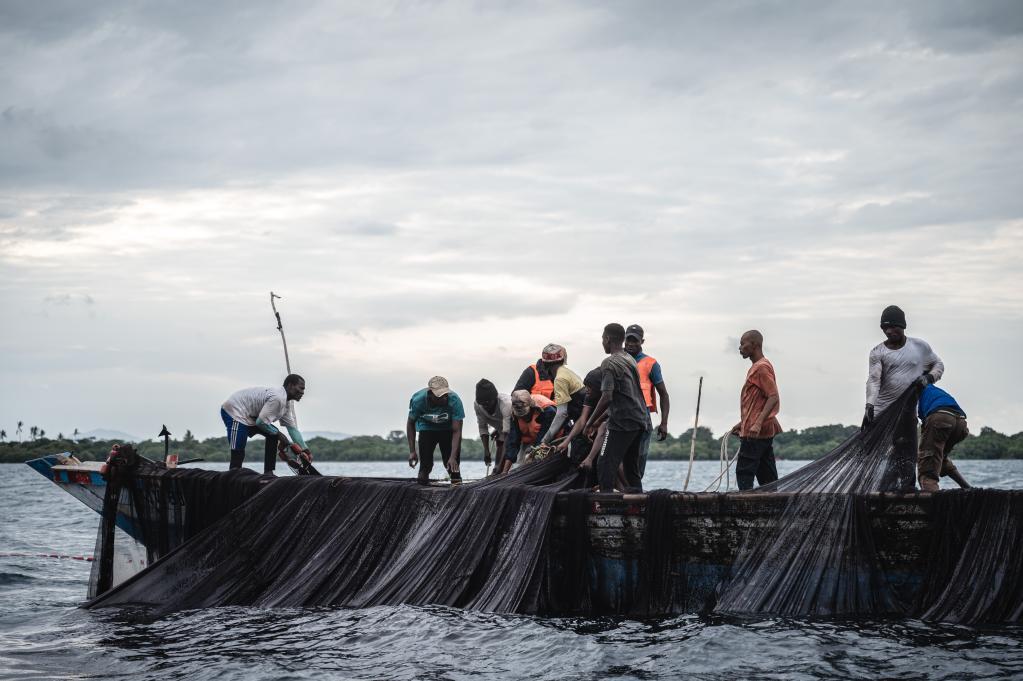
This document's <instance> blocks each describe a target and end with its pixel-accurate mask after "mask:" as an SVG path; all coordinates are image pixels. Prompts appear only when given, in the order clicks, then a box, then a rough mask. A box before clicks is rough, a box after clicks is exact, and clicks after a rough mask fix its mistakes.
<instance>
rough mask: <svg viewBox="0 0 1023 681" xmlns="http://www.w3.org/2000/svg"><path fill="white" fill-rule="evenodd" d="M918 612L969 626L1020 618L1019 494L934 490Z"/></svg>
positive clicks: (1022, 530) (1022, 526) (1022, 516)
mask: <svg viewBox="0 0 1023 681" xmlns="http://www.w3.org/2000/svg"><path fill="white" fill-rule="evenodd" d="M931 513H932V521H933V525H932V527H933V536H932V538H931V541H930V547H931V548H930V551H929V552H928V555H927V568H928V570H927V578H926V579H925V581H924V585H923V588H922V589H921V592H920V595H919V597H918V599H917V604H916V614H917V615H919V616H920V617H921V618H922V619H925V620H936V621H942V622H960V623H969V624H983V623H1014V624H1018V623H1021V622H1023V566H1021V559H1020V557H1021V556H1023V492H1019V491H1005V490H976V489H970V490H960V491H957V492H949V493H941V494H936V495H935V496H934V499H933V501H932V509H931Z"/></svg>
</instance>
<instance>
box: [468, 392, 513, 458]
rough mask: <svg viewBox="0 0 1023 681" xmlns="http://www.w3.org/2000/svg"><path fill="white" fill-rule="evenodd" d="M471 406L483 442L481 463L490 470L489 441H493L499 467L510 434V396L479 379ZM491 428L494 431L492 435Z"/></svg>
mask: <svg viewBox="0 0 1023 681" xmlns="http://www.w3.org/2000/svg"><path fill="white" fill-rule="evenodd" d="M472 406H473V410H474V411H475V412H476V423H477V424H478V425H479V429H480V441H482V442H483V463H485V464H486V465H487V468H490V462H491V458H490V441H491V440H493V441H494V442H495V443H496V444H495V446H496V450H497V452H496V455H497V464H498V466H500V465H501V460H502V459H503V458H504V446H505V443H506V442H507V440H508V434H509V433H510V432H511V420H512V406H511V396H510V395H506V394H504V393H499V392H497V386H495V385H494V384H493V383H491V382H490V381H488V380H487V379H485V378H481V379H480V381H479V383H477V384H476V401H475V402H473V405H472ZM491 428H493V429H494V432H493V434H491V432H490V429H491Z"/></svg>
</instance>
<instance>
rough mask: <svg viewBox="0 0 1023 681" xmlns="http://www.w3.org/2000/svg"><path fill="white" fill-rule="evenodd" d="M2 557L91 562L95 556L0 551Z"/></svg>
mask: <svg viewBox="0 0 1023 681" xmlns="http://www.w3.org/2000/svg"><path fill="white" fill-rule="evenodd" d="M0 558H63V559H67V560H84V561H86V562H87V563H91V562H92V561H94V560H95V558H94V557H93V556H69V555H67V554H64V553H0Z"/></svg>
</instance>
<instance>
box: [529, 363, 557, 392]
mask: <svg viewBox="0 0 1023 681" xmlns="http://www.w3.org/2000/svg"><path fill="white" fill-rule="evenodd" d="M529 368H530V369H532V370H533V387H532V388H530V389H529V392H530V394H532V395H542V396H543V397H546V398H547V399H549V400H553V399H554V381H541V380H540V372H539V371H538V370H537V368H536V365H535V364H530V365H529Z"/></svg>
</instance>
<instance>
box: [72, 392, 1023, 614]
mask: <svg viewBox="0 0 1023 681" xmlns="http://www.w3.org/2000/svg"><path fill="white" fill-rule="evenodd" d="M915 403H916V396H915V393H911V392H907V394H906V395H905V396H904V397H903V399H902V400H901V401H900V402H899V403H898V405H893V406H892V407H890V408H889V409H888V410H886V411H885V412H884V413H883V414H881V415H880V416H879V417H878V419H877V421H876V422H875V424H874V426H873V427H872V428H870V429H868V430H866V431H861V432H858V433H856V434H855V435H853V436H852V437H850V438H849V439H847V440H846V441H845V442H843V443H842V444H841V445H839V446H838V447H837V448H835V449H834V450H833V451H832V452H830V453H828V454H826V455H825V456H823V457H822V458H820V459H818V460H817V461H814V462H812V463H810V464H807V465H806V466H804V467H802V468H800V469H799V470H798V471H796V472H795V473H793V474H790V475H788V476H785V477H784V478H782V479H780V480H778V481H777V482H775V483H772V484H770V485H767V486H764V487H761V488H759V489H758V490H757V491H755V492H741V493H729V494H702V495H695V494H678V493H672V492H668V491H666V490H661V491H656V492H653V493H651V494H649V495H647V496H646V498H645V499H644V500H642V501H643V503H642V504H641V503H640V500H636V501H635V502H629V501H622V500H619V503H622V504H625V505H626V510H625V512H624V516H623V520H622V523H623V524H622V525H621V527H620V528H619V529H618V530H615V531H618V532H620V533H621V536H623V537H626V539H628V538H629V537H633V535H634V534H635V535H636V537H638V539H636V541H633V544H635V548H636V551H635V559H634V561H633V562H632V563H629V562H628V560H626V559H624V558H623V559H621V560H620V561H619V562H618V563H615V562H614V560H609V559H607V557H606V556H603V557H601V556H597V555H596V545H595V544H593V543H592V542H594V541H596V539H594V537H595V536H596V535H595V534H594V533H597V534H599V533H600V532H601V531H606V528H605V529H604V530H602V529H601V527H600V525H599V522H597V521H593V518H592V514H593V513H594V512H595V511H597V510H598V509H597V507H596V506H595V503H594V499H595V498H597V497H593V495H590V494H589V493H588V491H586V490H582V489H578V487H579V486H581V485H582V484H583V483H582V480H583V478H582V476H581V475H580V474H579V473H578V472H577V471H576V470H575V468H574V466H572V464H571V463H570V462H569V461H568V460H567V459H566V458H564V457H561V456H558V455H552V456H550V457H548V458H547V459H544V460H543V461H539V462H535V463H531V464H528V465H524V466H522V467H520V468H518V469H516V470H515V471H513V472H512V473H510V474H507V475H504V476H496V477H491V478H487V479H485V480H483V481H479V482H475V483H466V484H463V485H460V486H422V485H418V484H416V483H415V481H412V480H403V479H374V478H361V479H360V478H332V477H315V476H295V477H283V478H278V479H267V478H262V477H261V476H257V475H255V474H254V473H251V472H248V471H232V472H228V473H213V472H208V471H203V472H199V471H176V472H175V471H166V472H164V473H161V474H156V475H144V476H139V479H138V481H137V483H138V486H139V489H140V490H141V491H138V490H135V491H127V490H128V489H129V488H131V485H130V484H128V485H126V488H125V490H124V491H121V490H118V489H116V486H111V488H110V489H108V492H109V493H114V494H116V495H117V498H118V499H119V501H120V503H121V504H122V505H124V504H129V505H131V506H133V507H134V513H135V515H136V517H138V518H139V519H140V522H139V527H140V531H141V532H142V533H143V534H144V535H146V536H145V537H143V538H142V539H143V540H144V543H145V545H146V546H147V548H150V550H151V554H152V555H151V559H155V560H156V562H155V563H152V564H151V565H150V566H149V567H148V568H147V569H146V570H144V571H143V572H141V573H139V574H137V575H135V576H134V577H132V578H130V579H128V580H127V581H126V582H124V583H123V584H120V585H119V586H117V587H114V588H113V589H110V590H109V591H106V593H102V594H101V595H100V596H98V597H96V598H94V599H93V600H91V601H90V602H88V603H87V604H86V607H89V608H100V607H111V606H141V607H142V608H143V612H145V613H146V616H147V617H159V616H161V615H164V614H167V613H170V612H174V611H178V610H184V609H192V608H204V607H212V606H223V605H248V606H259V607H311V606H334V607H367V606H374V605H397V604H413V605H434V604H437V605H447V606H452V607H459V608H466V609H475V610H485V611H493V612H504V613H529V614H541V615H548V614H580V613H581V614H597V613H600V612H612V613H614V614H625V615H631V616H659V615H669V614H674V613H678V612H693V611H708V610H714V611H716V612H720V613H727V614H743V615H746V614H749V615H758V614H780V615H792V616H814V615H825V616H827V615H879V614H903V615H917V616H922V617H925V618H929V619H936V620H942V621H952V622H1020V621H1023V576H1021V575H1023V570H1021V567H1020V564H1019V563H1020V561H1019V559H1018V556H1019V555H1021V554H1020V552H1021V551H1023V493H1019V492H1009V491H1003V490H962V491H947V492H942V493H939V494H935V495H931V496H932V498H931V501H930V506H929V508H930V511H929V513H930V514H931V525H930V526H931V527H932V531H931V536H930V537H929V538H928V541H927V543H926V547H925V548H924V553H925V557H924V561H923V562H924V569H923V571H922V573H921V574H922V575H923V583H922V584H920V583H919V578H918V583H915V584H914V583H912V579H911V578H909V577H906V575H903V574H900V573H899V572H898V570H894V569H892V568H891V566H890V564H889V563H890V561H889V560H888V557H887V556H886V555H885V552H884V550H883V549H882V548H881V547H879V546H876V545H875V538H876V537H877V532H878V528H877V527H875V526H873V525H872V517H871V514H870V507H871V504H874V505H876V504H877V503H878V502H877V498H878V497H877V494H878V493H880V492H890V491H894V490H895V487H896V485H897V484H898V475H897V471H896V466H897V465H898V462H896V461H895V460H894V458H893V456H892V440H893V437H894V435H895V431H896V429H897V428H898V427H899V425H898V421H899V419H900V418H902V415H903V413H905V410H907V409H912V408H914V407H915ZM193 477H194V478H195V480H196V483H195V484H194V485H191V483H190V482H189V481H190V480H191V478H193ZM186 488H187V489H188V490H190V491H188V492H185V491H181V490H184V489H186ZM168 490H170V491H168ZM174 490H177V491H176V492H175V491H174ZM171 493H175V494H178V493H179V494H187V495H190V496H189V500H190V501H189V505H188V506H187V509H188V511H187V514H186V517H185V518H171V517H169V515H168V511H167V508H168V507H167V504H166V497H167V495H168V494H171ZM559 495H560V500H559ZM924 496H926V495H924ZM601 498H603V499H607V497H601ZM892 499H893V500H894V501H893V502H892V503H898V499H899V497H897V496H893V497H892ZM605 503H610V502H608V501H598V502H597V505H600V504H605ZM633 503H634V504H635V506H628V504H633ZM751 504H760V505H759V506H758V507H757V508H759V509H761V510H763V509H776V510H770V512H769V513H768V514H767V515H766V516H765V517H761V518H758V519H757V520H756V522H747V521H743V520H742V518H744V517H747V516H748V515H749V514H748V513H747V512H746V511H744V509H746V508H748V507H749V506H750V505H751ZM556 505H557V506H558V508H559V509H560V510H559V513H560V516H558V517H559V519H558V521H557V522H555V519H556V515H557V514H556V513H555V508H556ZM632 508H634V509H635V511H633V510H629V509H632ZM708 508H709V509H710V510H709V511H708ZM708 512H710V513H712V514H714V515H713V517H714V518H726V519H732V520H734V522H733V523H732V525H731V526H729V527H732V530H730V531H734V532H735V533H736V535H735V536H736V537H737V538H736V539H735V541H734V544H730V543H729V541H730V540H727V538H725V537H724V535H721V536H720V537H718V538H717V539H714V540H711V539H707V538H706V537H702V538H701V536H696V537H695V538H694V537H686V536H682V535H681V534H680V532H679V530H678V527H677V523H678V522H679V520H680V519H682V520H683V521H684V520H685V519H686V518H695V517H696V516H697V515H698V514H699V513H704V514H706V513H708ZM170 515H171V516H172V515H173V514H170ZM108 516H109V517H110V518H112V517H113V516H112V515H109V514H108ZM630 518H631V519H630ZM735 519H738V520H735ZM108 522H110V521H109V520H108V519H107V517H105V519H104V521H103V527H101V531H100V536H101V539H102V537H103V536H104V531H105V528H106V526H107V524H108ZM744 522H745V525H744V524H743V523H744ZM166 523H170V524H171V525H172V526H174V527H176V529H173V530H170V531H169V530H167V529H166V528H165V527H163V526H164V525H165V524H166ZM594 523H596V524H594ZM161 528H162V529H161ZM735 528H739V529H735ZM743 528H744V529H743ZM896 531H897V528H896ZM174 532H177V535H175V536H176V537H177V539H178V540H179V541H177V542H173V541H172V542H167V541H166V540H165V539H161V537H164V538H166V537H167V536H169V534H170V535H173V534H174ZM160 533H163V534H160ZM630 533H632V534H630ZM555 537H556V538H557V539H558V541H556V542H555V541H552V538H555ZM633 539H635V537H633ZM629 541H631V540H629ZM701 542H703V543H701ZM715 542H716V545H715V546H711V545H709V544H711V543H715ZM171 546H176V548H169V550H168V547H171ZM713 551H720V552H721V555H727V556H728V557H729V559H728V564H726V565H724V566H723V567H721V568H717V571H715V569H711V568H710V567H708V566H707V565H706V563H700V559H702V558H705V557H706V555H707V554H708V553H712V552H713ZM97 555H99V553H97ZM729 565H730V568H729ZM603 578H613V579H622V580H624V581H625V582H629V583H630V584H632V585H633V587H634V588H633V587H625V586H623V587H622V588H620V589H616V590H615V593H614V595H613V597H614V599H615V600H614V602H609V601H608V600H607V596H606V594H601V593H598V591H599V589H598V587H597V585H598V583H599V582H600V580H601V579H603ZM623 583H624V582H623ZM715 585H716V586H715ZM101 591H102V590H101Z"/></svg>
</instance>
